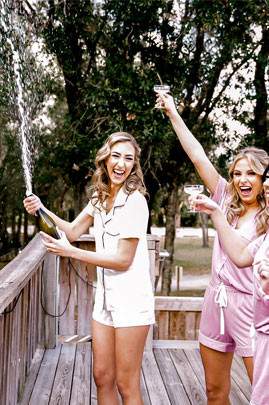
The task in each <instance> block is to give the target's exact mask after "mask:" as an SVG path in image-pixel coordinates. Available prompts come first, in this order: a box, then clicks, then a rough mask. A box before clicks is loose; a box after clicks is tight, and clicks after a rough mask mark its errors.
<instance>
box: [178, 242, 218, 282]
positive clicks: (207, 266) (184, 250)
mask: <svg viewBox="0 0 269 405" xmlns="http://www.w3.org/2000/svg"><path fill="white" fill-rule="evenodd" d="M212 245H213V238H209V247H208V248H204V247H203V246H202V239H201V238H197V237H184V238H177V239H176V241H175V253H174V265H178V266H182V267H183V271H184V274H190V275H197V276H198V275H199V274H210V272H211V256H212Z"/></svg>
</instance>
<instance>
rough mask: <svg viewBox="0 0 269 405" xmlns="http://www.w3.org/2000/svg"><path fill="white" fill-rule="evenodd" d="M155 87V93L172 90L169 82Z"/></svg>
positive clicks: (164, 92)
mask: <svg viewBox="0 0 269 405" xmlns="http://www.w3.org/2000/svg"><path fill="white" fill-rule="evenodd" d="M153 89H154V91H155V93H159V94H166V93H168V92H169V91H170V86H169V85H168V84H156V85H155V86H154V87H153Z"/></svg>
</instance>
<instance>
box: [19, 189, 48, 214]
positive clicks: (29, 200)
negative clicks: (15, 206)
mask: <svg viewBox="0 0 269 405" xmlns="http://www.w3.org/2000/svg"><path fill="white" fill-rule="evenodd" d="M23 205H24V208H25V209H26V211H27V212H28V214H31V215H35V213H36V211H37V210H38V209H39V208H43V207H44V205H43V204H42V202H41V200H40V198H39V197H38V196H37V195H35V194H31V195H30V196H29V197H26V198H25V199H24V200H23Z"/></svg>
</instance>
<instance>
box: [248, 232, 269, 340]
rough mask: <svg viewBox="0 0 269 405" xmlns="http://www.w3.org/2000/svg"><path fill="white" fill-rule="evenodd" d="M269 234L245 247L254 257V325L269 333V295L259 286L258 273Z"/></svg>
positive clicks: (259, 329) (268, 241)
mask: <svg viewBox="0 0 269 405" xmlns="http://www.w3.org/2000/svg"><path fill="white" fill-rule="evenodd" d="M268 244H269V234H268V233H267V234H266V235H261V236H260V237H259V238H257V239H256V240H254V241H253V242H252V243H250V244H249V245H248V247H247V249H248V251H249V253H250V254H251V256H252V257H253V258H254V261H253V284H254V326H255V329H256V330H258V331H259V332H261V333H265V334H267V335H269V295H266V294H265V292H264V291H263V290H262V288H261V284H260V276H259V273H258V267H259V263H260V261H261V260H262V259H264V258H265V257H266V254H265V249H266V248H267V249H268Z"/></svg>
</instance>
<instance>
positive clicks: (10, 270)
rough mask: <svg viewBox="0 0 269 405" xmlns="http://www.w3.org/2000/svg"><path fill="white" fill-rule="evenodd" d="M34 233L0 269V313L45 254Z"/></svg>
mask: <svg viewBox="0 0 269 405" xmlns="http://www.w3.org/2000/svg"><path fill="white" fill-rule="evenodd" d="M40 239H41V237H40V235H39V234H38V235H36V236H35V237H34V238H33V239H32V240H31V241H30V242H29V243H28V245H27V246H26V247H25V248H24V249H23V250H22V251H21V253H20V254H18V255H17V256H16V257H15V259H13V260H12V261H11V262H10V263H8V264H7V265H6V266H5V267H4V268H3V269H2V270H1V271H0V313H2V312H3V311H4V310H5V309H6V308H7V306H8V305H9V304H10V303H11V302H12V301H13V300H14V298H16V296H18V294H19V293H20V292H21V290H22V289H23V288H24V287H25V285H26V284H27V282H28V281H29V280H30V278H31V277H32V275H33V273H34V272H35V271H36V270H37V268H38V265H39V264H40V262H41V261H42V260H43V259H44V257H45V255H46V249H45V247H44V245H43V244H42V243H41V240H40Z"/></svg>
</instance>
